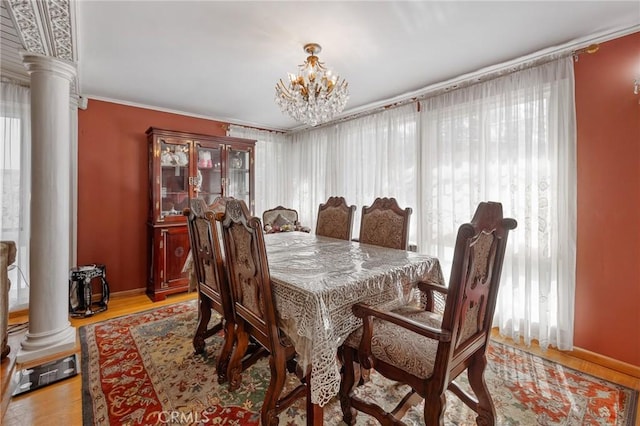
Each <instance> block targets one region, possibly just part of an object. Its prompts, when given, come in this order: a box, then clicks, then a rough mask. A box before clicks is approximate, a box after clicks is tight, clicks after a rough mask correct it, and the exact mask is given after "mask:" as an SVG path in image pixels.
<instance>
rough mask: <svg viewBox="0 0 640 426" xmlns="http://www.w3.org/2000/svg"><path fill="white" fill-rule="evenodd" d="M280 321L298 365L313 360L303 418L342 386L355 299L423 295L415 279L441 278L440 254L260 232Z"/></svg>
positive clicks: (399, 301)
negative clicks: (342, 355)
mask: <svg viewBox="0 0 640 426" xmlns="http://www.w3.org/2000/svg"><path fill="white" fill-rule="evenodd" d="M265 246H266V250H267V260H268V263H269V272H270V275H271V281H272V289H273V293H274V299H275V303H276V309H277V311H278V316H279V320H280V326H281V328H282V329H283V331H284V332H285V333H286V334H287V337H288V338H289V339H290V340H291V341H292V343H293V345H294V347H295V349H296V352H297V354H298V358H297V360H298V363H299V364H300V366H301V367H302V368H303V371H307V370H306V369H307V368H308V367H309V366H310V368H311V374H310V383H309V388H310V391H309V396H310V398H311V404H307V406H308V411H307V415H308V416H312V417H313V420H312V421H311V420H310V419H309V420H308V422H307V424H322V416H323V407H324V406H325V405H326V404H327V403H328V402H329V401H330V400H331V399H332V398H334V397H335V396H336V395H337V394H338V392H339V389H340V379H341V376H340V367H341V365H340V361H339V360H338V357H337V352H338V349H339V347H340V345H341V344H342V343H343V342H344V340H345V339H346V338H347V336H349V334H350V333H352V332H353V331H355V330H356V329H357V328H358V327H360V326H361V325H362V321H361V320H360V319H359V318H357V317H356V316H355V315H354V314H353V312H352V306H353V305H354V304H356V303H360V302H363V303H365V304H368V305H372V306H376V307H378V308H381V309H394V308H397V307H400V306H403V305H405V304H408V303H412V302H420V300H421V299H420V295H419V290H418V289H417V283H418V282H428V283H433V284H437V285H443V284H444V280H443V276H442V270H441V267H440V263H439V261H438V259H437V258H435V257H433V256H429V255H426V254H421V253H416V252H412V251H405V250H397V249H390V248H385V247H380V246H375V245H369V244H361V243H359V242H356V241H347V240H339V239H335V238H328V237H322V236H317V235H315V234H308V233H303V232H283V233H275V234H267V235H265Z"/></svg>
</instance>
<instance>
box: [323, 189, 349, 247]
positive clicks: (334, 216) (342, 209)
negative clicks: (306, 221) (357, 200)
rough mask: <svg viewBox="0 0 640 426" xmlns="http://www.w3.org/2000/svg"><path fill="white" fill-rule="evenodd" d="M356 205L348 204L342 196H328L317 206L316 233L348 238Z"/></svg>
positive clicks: (343, 238) (342, 238)
mask: <svg viewBox="0 0 640 426" xmlns="http://www.w3.org/2000/svg"><path fill="white" fill-rule="evenodd" d="M355 212H356V206H348V205H347V202H346V201H345V199H344V197H329V199H328V200H327V202H326V203H324V204H320V207H319V208H318V219H317V221H316V235H320V236H323V237H331V238H338V239H341V240H350V239H351V231H352V229H353V218H354V215H355Z"/></svg>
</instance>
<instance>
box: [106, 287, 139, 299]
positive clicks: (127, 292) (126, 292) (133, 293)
mask: <svg viewBox="0 0 640 426" xmlns="http://www.w3.org/2000/svg"><path fill="white" fill-rule="evenodd" d="M146 292H147V289H146V288H136V289H133V290H124V291H117V292H115V293H111V294H110V295H109V297H128V296H137V295H139V294H145V293H146Z"/></svg>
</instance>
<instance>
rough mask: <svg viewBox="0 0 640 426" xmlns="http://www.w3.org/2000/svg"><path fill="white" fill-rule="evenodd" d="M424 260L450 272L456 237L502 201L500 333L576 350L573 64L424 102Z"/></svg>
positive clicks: (539, 69)
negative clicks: (508, 221) (505, 222)
mask: <svg viewBox="0 0 640 426" xmlns="http://www.w3.org/2000/svg"><path fill="white" fill-rule="evenodd" d="M423 105H424V108H423V111H422V113H421V124H422V145H423V148H422V164H421V182H422V192H421V205H422V212H423V215H422V217H421V221H422V223H423V225H424V226H423V228H422V229H421V232H422V233H421V235H420V238H419V240H420V242H421V245H423V246H421V247H420V248H421V251H424V252H426V253H432V254H435V255H436V256H438V258H440V260H441V261H442V262H443V266H444V270H445V271H448V270H449V269H448V268H449V265H450V262H451V260H452V254H453V244H454V241H455V233H456V232H457V228H458V226H459V225H460V224H461V223H464V222H467V221H469V220H470V219H471V217H472V214H473V212H474V210H475V207H476V206H477V204H478V202H480V201H483V200H493V201H500V202H502V204H503V209H504V214H505V216H509V217H513V218H515V219H516V220H517V221H518V228H517V229H516V230H515V231H514V232H512V233H511V234H510V235H509V244H508V245H507V250H508V252H507V256H506V258H505V264H504V268H503V272H502V281H501V289H500V294H499V300H498V305H497V308H496V317H495V319H494V321H495V323H496V325H497V326H498V327H499V328H500V333H502V334H504V335H507V336H510V337H512V338H514V339H519V337H520V336H522V337H523V338H524V340H525V342H526V343H527V344H529V343H530V342H531V340H532V339H537V340H538V341H539V343H540V346H541V347H547V346H548V345H553V346H557V347H558V348H559V349H565V350H568V349H571V348H572V346H573V318H574V293H575V244H576V134H575V132H576V130H575V107H574V105H575V103H574V80H573V64H572V59H571V58H570V57H569V58H565V59H560V60H556V61H553V62H549V63H547V64H544V65H541V66H538V67H535V68H529V69H526V70H523V71H519V72H516V73H513V74H510V75H508V76H505V77H501V78H497V79H494V80H491V81H488V82H485V83H480V84H476V85H474V86H471V87H468V88H464V89H460V90H456V91H453V92H450V93H447V94H444V95H441V96H437V97H433V98H429V99H427V100H425V101H424V102H423Z"/></svg>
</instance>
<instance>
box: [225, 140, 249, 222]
mask: <svg viewBox="0 0 640 426" xmlns="http://www.w3.org/2000/svg"><path fill="white" fill-rule="evenodd" d="M250 158H251V157H250V155H249V152H248V151H236V150H234V149H229V153H228V157H227V161H228V168H229V176H228V179H229V182H228V192H227V194H228V196H230V197H233V198H236V199H239V200H244V202H245V203H246V204H247V208H249V210H252V206H251V186H250V184H251V179H250V177H251V176H250V174H249V173H250V170H251V163H250V161H251V160H250Z"/></svg>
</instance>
